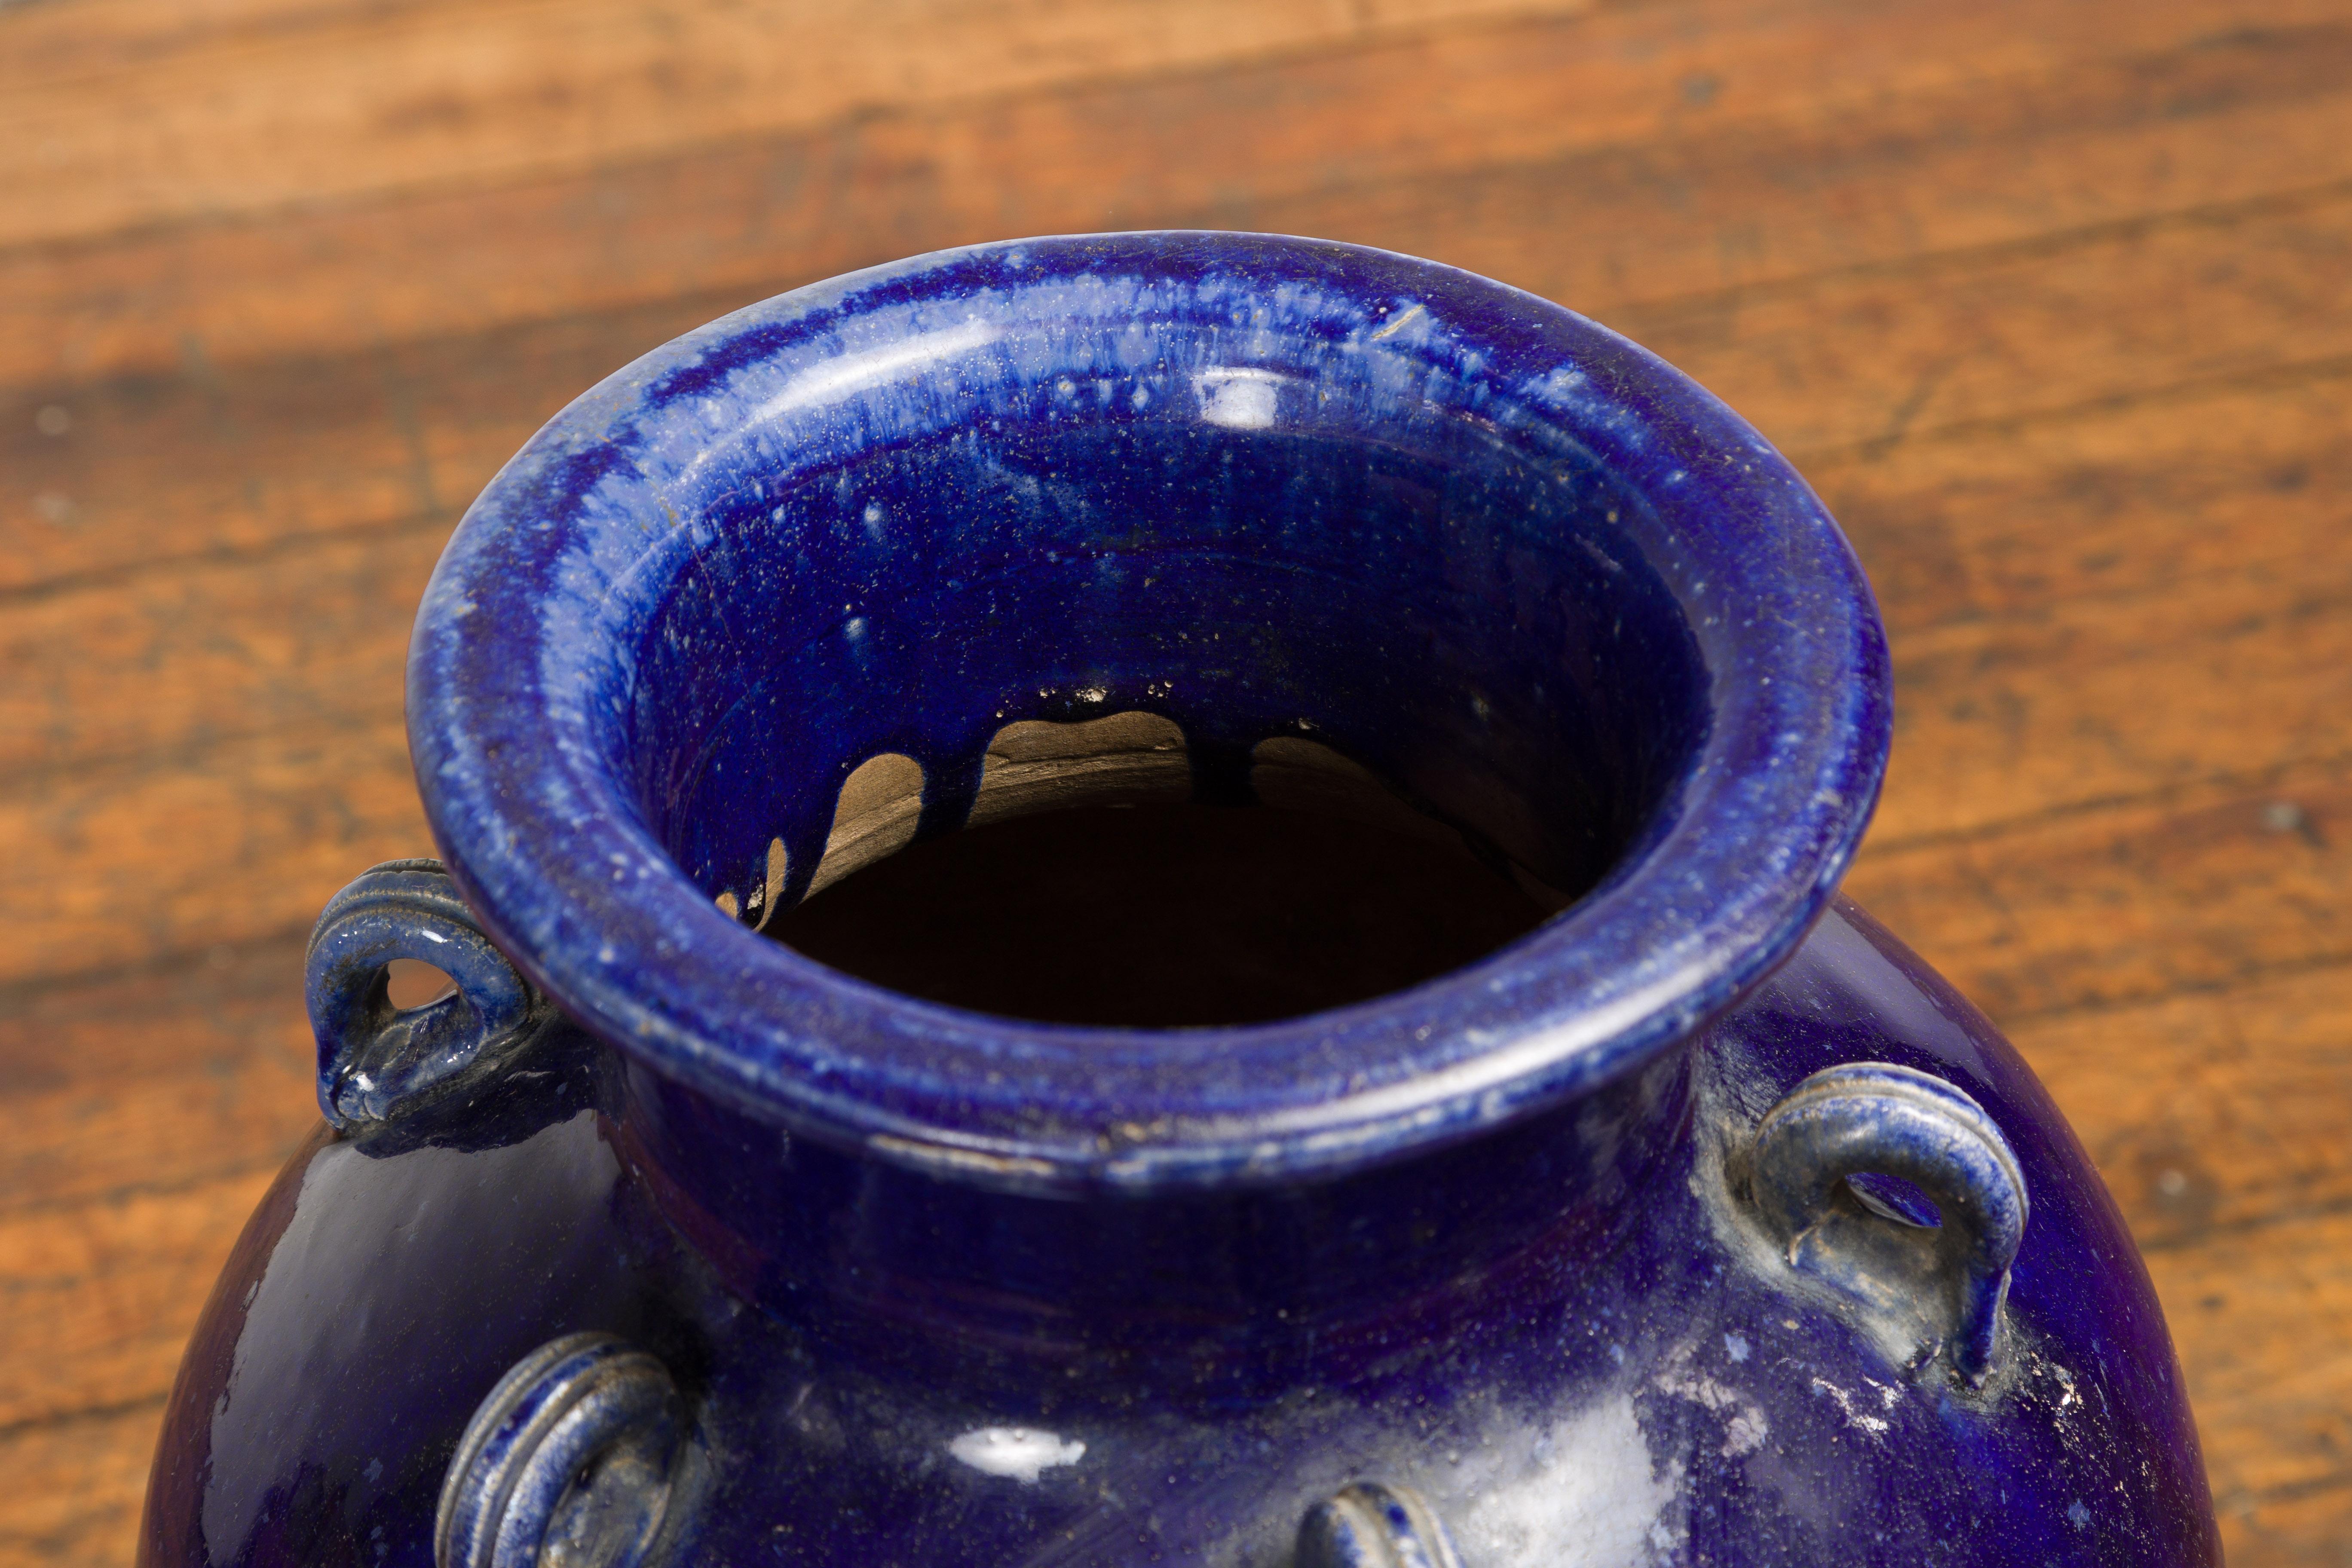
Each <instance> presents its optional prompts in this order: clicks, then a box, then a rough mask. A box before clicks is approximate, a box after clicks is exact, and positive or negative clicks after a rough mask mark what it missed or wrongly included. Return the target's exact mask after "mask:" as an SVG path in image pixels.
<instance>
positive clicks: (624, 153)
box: [0, 0, 1576, 245]
mask: <svg viewBox="0 0 2352 1568" xmlns="http://www.w3.org/2000/svg"><path fill="white" fill-rule="evenodd" d="M1575 3H1576V0H1569V4H1568V5H1562V6H1560V7H1559V8H1562V9H1566V8H1570V6H1572V5H1574V4H1575ZM1546 8H1549V7H1546V6H1544V5H1542V0H1385V3H1384V4H1382V5H1379V6H1377V7H1366V8H1361V9H1359V8H1354V7H1349V6H1341V5H1327V4H1323V3H1321V0H1197V3H1195V4H1192V5H1182V6H1171V5H1157V4H1154V3H1152V0H1097V4H1094V5H1055V4H1051V3H1050V0H997V3H996V4H992V5H957V4H953V3H950V0H868V3H867V4H865V5H859V6H856V7H855V8H853V9H849V10H842V9H840V8H838V7H834V6H828V5H822V4H819V3H816V0H767V3H761V4H746V5H725V4H718V3H715V0H701V3H694V0H686V3H679V4H672V5H663V6H654V5H646V4H644V3H642V0H565V3H563V4H555V3H552V0H503V3H499V4H476V5H460V4H455V3H451V0H442V3H440V4H426V5H405V6H400V7H396V8H393V7H370V8H367V9H364V10H345V11H342V12H341V13H340V14H337V13H334V12H316V13H313V14H312V16H310V18H309V19H308V20H309V25H307V26H295V27H289V26H268V25H264V26H245V27H239V28H230V29H225V30H219V31H214V30H200V29H190V30H187V31H184V32H183V33H182V34H180V35H179V37H178V38H177V39H176V40H175V41H176V44H177V47H169V46H167V47H160V48H158V47H150V48H147V49H144V50H139V51H136V52H133V53H131V54H130V55H129V56H128V57H127V58H124V57H119V56H116V55H114V54H113V53H112V52H111V51H109V50H107V49H106V47H105V44H104V42H103V41H102V40H99V39H93V40H91V41H90V43H89V45H87V46H84V47H79V48H76V47H73V46H71V45H68V44H67V43H66V42H65V41H64V39H63V38H61V37H58V35H59V34H64V33H68V32H69V26H68V23H67V22H66V21H65V19H63V18H58V19H52V20H51V21H50V23H49V26H48V27H47V29H46V30H47V31H48V32H49V33H50V34H51V37H52V40H53V41H52V42H50V43H49V44H48V45H47V47H37V48H35V49H32V50H28V51H26V53H27V54H28V55H29V56H30V57H31V58H29V59H27V60H26V61H25V64H24V65H22V66H20V67H19V68H17V69H16V70H14V71H10V72H7V73H5V76H0V88H5V93H6V96H5V99H0V105H5V107H0V134H5V135H6V136H7V138H8V140H9V142H10V144H12V145H19V146H31V147H36V148H37V149H39V156H37V157H34V158H27V159H19V160H15V161H12V162H11V163H9V164H7V165H6V166H5V169H0V215H5V216H0V244H12V245H13V244H22V243H26V242H28V241H33V240H53V239H58V238H61V237H73V236H82V235H89V234H96V233H103V232H106V231H109V230H112V229H119V228H124V227H131V226H142V225H152V224H155V223H159V222H166V221H171V220H173V219H188V218H194V217H211V216H226V215H239V214H248V213H253V212H257V211H267V210H269V209H271V208H275V207H278V206H281V205H288V204H291V203H295V202H305V201H317V200H320V199H322V198H331V197H349V196H352V195H361V194H364V193H367V192H372V191H380V190H385V189H397V188H403V187H406V188H414V187H415V186H418V185H420V184H436V183H446V182H453V181H456V182H466V183H478V182H481V181H485V180H490V179H499V178H512V177H514V176H516V175H519V174H530V173H536V172H541V171H546V170H551V169H565V168H581V167H587V166H591V165H593V164H595V163H604V162H612V161H618V160H625V159H630V158H642V157H646V156H647V155H650V154H655V153H661V152H665V151H670V150H675V149H677V148H681V147H688V146H693V145H697V144H699V143H705V142H711V141H714V140H718V139H720V138H726V137H735V136H742V135H745V134H749V133H754V132H773V131H778V130H783V129H789V128H793V127H804V126H809V125H814V124H818V123H822V122H824V121H829V120H835V119H838V118H841V117H844V116H847V115H852V114H855V113H857V112H860V111H870V110H873V109H875V108H877V107H881V106H887V105H891V104H899V103H907V102H925V101H938V100H948V99H968V98H973V97H978V96H981V95H983V94H1003V93H1010V92H1016V91H1021V90H1027V89H1037V88H1040V87H1044V86H1046V85H1048V84H1051V83H1054V82H1056V81H1066V80H1071V79H1090V78H1101V77H1110V76H1123V75H1130V74H1135V73H1139V72H1150V71H1164V70H1171V69H1177V68H1186V67H1200V66H1203V65H1212V64H1222V63H1226V62H1232V61H1237V60H1244V59H1248V58H1254V57H1258V56H1263V55H1265V54H1268V53H1271V52H1275V51H1280V50H1296V49H1305V48H1315V47H1331V46H1334V45H1337V44H1342V43H1345V42H1347V41H1349V40H1350V39H1354V38H1360V37H1376V36H1378V35H1379V34H1380V33H1381V32H1383V31H1392V30H1394V29H1395V28H1397V27H1399V26H1415V25H1422V24H1426V23H1429V22H1433V21H1439V20H1455V21H1459V20H1461V19H1463V18H1465V17H1470V16H1476V15H1478V14H1479V13H1481V12H1488V13H1492V12H1496V11H1502V10H1508V11H1518V12H1525V11H1529V10H1540V9H1546ZM105 19H106V18H100V19H99V20H100V25H101V26H102V24H103V21H104V20H105ZM13 20H14V19H13V18H0V27H5V26H6V25H7V24H9V23H11V22H13ZM35 26H36V27H37V28H38V27H39V24H38V22H37V23H36V24H35ZM152 31H153V30H152V29H150V33H151V36H152ZM0 37H5V31H0ZM85 37H87V35H85ZM15 52H16V51H14V50H10V49H7V48H5V47H0V58H7V57H9V56H11V55H14V54H15ZM67 54H71V55H74V56H76V57H78V58H77V60H76V61H75V62H72V63H68V62H66V61H64V60H61V59H60V56H61V55H67ZM74 63H79V64H81V66H82V68H80V69H76V68H73V64H74ZM61 65H62V66H63V67H64V68H62V69H61V68H60V66H61ZM11 78H13V79H11Z"/></svg>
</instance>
